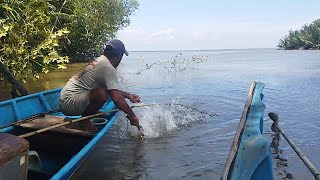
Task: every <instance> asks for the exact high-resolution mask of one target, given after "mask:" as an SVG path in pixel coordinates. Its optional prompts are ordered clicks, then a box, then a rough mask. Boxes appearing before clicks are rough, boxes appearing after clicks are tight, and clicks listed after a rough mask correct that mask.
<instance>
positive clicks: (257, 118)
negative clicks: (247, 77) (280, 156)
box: [221, 82, 273, 180]
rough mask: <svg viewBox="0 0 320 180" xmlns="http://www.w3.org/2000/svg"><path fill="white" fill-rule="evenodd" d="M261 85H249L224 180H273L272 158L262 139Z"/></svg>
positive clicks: (226, 165) (223, 176) (262, 108)
mask: <svg viewBox="0 0 320 180" xmlns="http://www.w3.org/2000/svg"><path fill="white" fill-rule="evenodd" d="M263 88H264V84H263V83H259V82H258V83H256V82H253V83H252V84H251V87H250V90H249V95H248V99H247V102H246V105H245V108H244V111H243V113H242V116H241V119H240V122H239V125H238V128H237V131H236V134H235V136H234V139H233V142H232V145H231V148H230V151H229V156H228V159H227V162H226V164H225V168H224V172H223V175H222V177H221V179H223V180H227V179H228V180H229V179H230V180H249V179H251V180H272V179H273V174H272V157H271V150H270V148H269V144H268V142H267V141H266V140H265V139H264V138H263V136H262V133H263V113H264V109H265V104H264V103H263V94H262V90H263Z"/></svg>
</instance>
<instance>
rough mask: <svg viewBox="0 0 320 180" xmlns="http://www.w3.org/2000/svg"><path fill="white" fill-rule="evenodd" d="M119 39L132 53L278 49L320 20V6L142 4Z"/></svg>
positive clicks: (155, 0)
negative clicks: (295, 33)
mask: <svg viewBox="0 0 320 180" xmlns="http://www.w3.org/2000/svg"><path fill="white" fill-rule="evenodd" d="M139 3H140V6H139V9H138V10H137V11H136V12H135V14H134V15H133V16H131V24H130V26H128V27H126V28H124V29H123V30H121V31H120V32H119V33H118V38H119V39H121V40H122V41H123V42H124V43H125V44H126V47H127V49H128V50H129V51H150V50H200V49H241V48H275V47H276V45H277V43H278V41H279V39H280V38H282V37H283V36H285V35H286V34H287V33H288V30H289V29H294V30H295V29H299V28H300V27H301V26H302V25H304V24H308V23H311V22H312V21H314V20H316V19H318V18H320V11H319V7H320V0H307V1H303V0H266V1H258V0H223V1H222V0H221V1H215V0H139Z"/></svg>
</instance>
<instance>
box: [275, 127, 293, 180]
mask: <svg viewBox="0 0 320 180" xmlns="http://www.w3.org/2000/svg"><path fill="white" fill-rule="evenodd" d="M271 129H272V131H274V132H275V133H274V134H271V138H272V142H271V144H270V148H271V153H272V158H273V160H274V161H273V168H274V172H277V175H276V177H280V178H281V179H294V177H293V176H292V174H291V173H289V172H287V171H286V167H288V160H287V159H286V158H284V157H283V156H282V154H283V150H282V149H279V144H280V139H281V137H280V133H279V132H278V131H276V129H275V127H274V125H273V124H272V126H271Z"/></svg>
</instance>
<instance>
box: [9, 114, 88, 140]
mask: <svg viewBox="0 0 320 180" xmlns="http://www.w3.org/2000/svg"><path fill="white" fill-rule="evenodd" d="M64 122H66V119H65V118H64V117H60V116H52V115H45V116H44V117H37V118H36V119H34V120H32V121H30V122H26V123H23V124H20V125H15V126H17V127H22V128H27V129H32V130H38V129H43V128H46V127H50V126H53V125H56V124H61V123H64ZM50 131H51V132H56V133H62V134H72V135H79V136H89V137H92V136H93V135H94V133H92V132H88V131H84V130H82V129H81V127H80V125H79V123H77V122H75V123H72V124H69V125H65V126H61V127H58V128H55V129H52V130H50Z"/></svg>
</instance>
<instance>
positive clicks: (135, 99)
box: [128, 94, 141, 103]
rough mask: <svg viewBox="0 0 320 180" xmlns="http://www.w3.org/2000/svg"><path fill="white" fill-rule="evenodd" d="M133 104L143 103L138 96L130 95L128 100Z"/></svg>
mask: <svg viewBox="0 0 320 180" xmlns="http://www.w3.org/2000/svg"><path fill="white" fill-rule="evenodd" d="M128 99H129V100H130V101H131V102H132V103H139V102H141V99H140V96H138V95H136V94H129V98H128Z"/></svg>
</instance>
